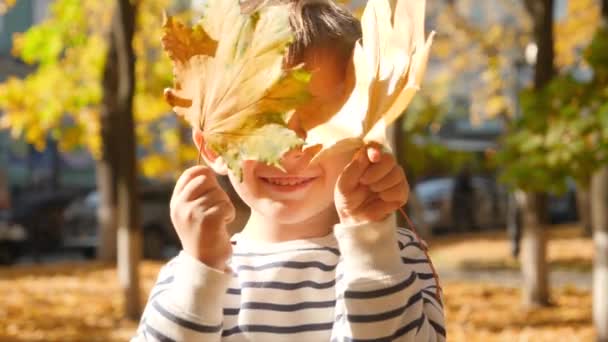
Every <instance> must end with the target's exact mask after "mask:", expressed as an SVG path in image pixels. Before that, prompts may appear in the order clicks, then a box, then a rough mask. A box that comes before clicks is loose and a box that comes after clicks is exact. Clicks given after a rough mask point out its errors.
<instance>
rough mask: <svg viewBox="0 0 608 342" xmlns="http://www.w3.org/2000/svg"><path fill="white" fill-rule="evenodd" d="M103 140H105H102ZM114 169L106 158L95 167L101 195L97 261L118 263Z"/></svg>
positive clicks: (98, 213) (98, 218)
mask: <svg viewBox="0 0 608 342" xmlns="http://www.w3.org/2000/svg"><path fill="white" fill-rule="evenodd" d="M102 136H103V134H102ZM102 140H104V139H103V138H102ZM102 144H106V141H103V142H102ZM114 167H115V166H114V165H112V162H111V161H110V160H108V159H107V158H106V157H102V159H101V160H99V161H98V162H97V165H96V167H95V174H96V180H97V192H98V193H99V207H98V208H97V221H98V222H99V227H98V235H99V245H98V246H97V259H98V260H100V261H103V262H115V261H116V243H117V242H116V234H117V230H116V177H115V175H114V171H115V170H114Z"/></svg>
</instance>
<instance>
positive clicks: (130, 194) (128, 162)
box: [104, 0, 142, 320]
mask: <svg viewBox="0 0 608 342" xmlns="http://www.w3.org/2000/svg"><path fill="white" fill-rule="evenodd" d="M135 21H136V8H135V5H134V4H133V3H132V1H130V0H119V1H117V2H116V8H115V10H114V15H113V19H112V29H111V39H110V40H111V43H112V45H114V47H115V51H116V58H115V60H114V61H110V60H109V61H108V62H109V63H108V66H109V67H112V66H114V67H115V77H116V84H115V85H116V86H115V87H114V88H105V89H104V104H106V106H108V107H107V108H106V110H108V112H109V113H111V114H110V115H113V116H114V117H115V118H116V130H115V134H116V137H118V138H119V139H120V146H121V147H120V152H119V151H117V150H116V162H117V166H118V167H117V169H116V196H117V197H116V198H117V212H116V217H117V223H118V251H117V256H118V276H119V280H120V285H121V286H122V289H123V292H124V303H125V315H126V317H127V318H128V319H131V320H138V319H139V316H140V313H141V303H140V289H139V271H138V264H139V260H140V258H141V252H142V251H141V229H140V225H139V208H138V203H137V175H136V162H135V130H134V123H133V95H134V92H135V54H134V51H133V46H132V41H133V35H134V31H135ZM118 138H117V139H118Z"/></svg>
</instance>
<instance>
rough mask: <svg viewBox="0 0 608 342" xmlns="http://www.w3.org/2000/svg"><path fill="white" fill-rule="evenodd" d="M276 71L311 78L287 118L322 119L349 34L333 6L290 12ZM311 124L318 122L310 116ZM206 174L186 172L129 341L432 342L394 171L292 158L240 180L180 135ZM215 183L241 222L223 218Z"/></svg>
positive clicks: (426, 268)
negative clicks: (241, 205) (239, 210)
mask: <svg viewBox="0 0 608 342" xmlns="http://www.w3.org/2000/svg"><path fill="white" fill-rule="evenodd" d="M291 8H292V11H293V13H292V14H291V19H292V20H291V24H292V27H293V29H294V32H295V33H296V40H295V42H294V43H293V44H292V45H291V47H290V49H289V52H288V56H287V57H286V62H287V64H289V65H296V64H299V63H304V65H305V67H306V69H307V70H308V71H310V72H311V82H310V89H309V90H310V92H311V94H312V95H313V101H311V102H310V103H308V104H307V105H305V106H302V107H300V108H299V109H298V112H297V113H296V116H295V118H296V119H295V120H294V121H293V122H292V128H294V130H296V131H298V132H302V131H304V129H303V128H302V127H299V125H298V120H297V118H298V117H302V116H305V115H307V114H309V113H315V111H328V112H330V111H332V110H333V111H335V109H336V108H339V107H340V106H341V105H342V104H343V102H344V100H345V98H346V95H347V94H348V93H349V91H350V89H349V87H350V86H349V85H348V82H347V80H346V77H345V75H346V74H347V72H346V71H347V70H346V68H347V65H348V62H349V58H350V55H351V51H352V48H353V46H354V44H355V42H356V41H357V40H358V39H359V38H360V35H361V32H360V25H359V23H358V21H357V20H356V19H355V18H354V17H352V15H351V14H350V13H349V12H347V11H345V10H343V9H342V8H341V7H339V6H338V5H336V4H335V3H333V2H332V1H294V4H293V6H291ZM315 114H318V113H315ZM193 140H194V142H195V144H196V146H197V147H198V148H199V150H200V151H201V154H202V157H203V158H204V159H205V161H206V162H207V165H208V166H196V167H192V168H190V169H188V170H186V171H185V172H184V173H183V174H182V176H181V177H180V178H179V180H178V181H177V183H176V185H175V191H174V194H173V198H172V200H171V215H172V220H173V224H174V226H175V229H176V231H177V233H178V235H179V238H180V240H181V242H182V246H183V251H182V252H181V253H180V254H179V255H178V256H177V257H176V258H174V259H173V260H172V261H170V262H169V263H168V264H167V265H166V266H165V267H164V268H163V269H162V270H161V272H160V275H159V278H158V282H157V283H156V285H155V287H154V288H153V290H152V292H151V294H150V298H149V300H148V305H147V307H146V310H145V312H144V315H143V317H142V321H141V324H140V327H139V329H138V335H137V336H136V337H135V338H134V339H133V341H268V342H272V341H444V340H445V330H444V317H443V306H442V305H443V304H442V302H441V299H440V298H437V297H436V293H438V291H437V283H436V281H435V278H434V276H433V271H432V267H431V266H430V263H429V260H428V259H427V257H426V254H425V253H424V250H423V248H424V247H423V246H422V243H421V242H420V241H419V240H417V238H416V236H415V234H413V233H411V232H410V231H409V230H406V229H401V228H397V227H396V226H395V223H394V217H393V215H392V213H393V212H394V211H395V210H397V209H399V208H400V207H401V206H403V204H404V203H405V202H406V200H407V197H408V191H409V187H408V184H407V180H406V177H405V174H404V172H403V170H402V168H401V167H399V166H398V165H397V163H396V161H395V159H394V157H393V156H392V155H391V154H389V153H386V152H383V150H382V149H381V148H380V147H379V146H378V145H375V144H370V145H368V146H366V147H365V148H363V149H361V150H360V151H358V152H357V154H356V155H355V156H354V157H353V156H352V155H349V154H346V153H338V152H336V153H329V154H327V155H326V156H325V157H324V158H320V159H319V160H317V161H315V162H312V163H311V160H312V157H313V156H314V151H313V150H311V149H308V150H304V151H302V150H300V149H297V150H292V151H290V152H288V153H287V154H286V155H285V156H284V157H283V158H282V159H281V166H282V169H279V168H277V167H273V166H269V165H266V164H263V163H260V162H256V161H245V162H244V163H243V165H242V170H243V177H242V180H239V179H237V178H236V177H235V176H234V175H232V174H231V172H229V170H228V168H227V167H226V164H225V163H224V161H223V160H222V158H221V157H219V156H217V155H216V154H215V153H213V152H212V151H211V150H210V149H209V148H208V147H207V146H206V144H205V141H204V138H203V134H202V133H201V132H200V130H198V129H194V130H193ZM215 174H220V175H228V177H229V178H230V181H231V183H232V185H233V186H234V188H235V190H236V192H237V193H238V195H239V196H240V197H241V198H242V199H243V201H244V202H245V203H246V204H247V205H248V206H249V207H250V208H251V216H250V218H249V220H248V222H247V224H246V225H245V227H244V229H243V231H242V232H241V233H240V234H237V235H235V236H233V237H230V236H229V234H228V232H227V230H226V224H227V223H229V222H230V221H231V220H232V219H233V218H234V215H235V211H234V207H233V206H232V204H231V202H230V200H229V198H228V196H227V195H226V193H225V192H224V191H223V190H222V188H221V187H220V186H219V185H218V183H217V181H216V178H215V177H216V176H215Z"/></svg>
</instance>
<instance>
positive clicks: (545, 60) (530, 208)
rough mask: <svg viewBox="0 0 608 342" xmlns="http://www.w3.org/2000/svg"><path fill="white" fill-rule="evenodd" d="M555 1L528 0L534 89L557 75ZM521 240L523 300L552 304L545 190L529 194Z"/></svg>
mask: <svg viewBox="0 0 608 342" xmlns="http://www.w3.org/2000/svg"><path fill="white" fill-rule="evenodd" d="M553 2H554V1H553V0H525V1H524V4H525V6H526V9H527V10H528V13H529V14H530V17H531V18H532V20H533V27H534V40H535V42H536V44H537V45H538V56H537V62H536V66H535V73H534V89H535V90H536V91H540V90H542V89H543V88H544V87H545V86H546V85H547V84H548V83H549V82H550V81H551V79H552V78H553V76H554V75H555V67H554V59H555V50H554V45H553V43H554V38H553V5H554V4H553ZM525 197H526V198H525V201H524V207H523V208H522V213H523V227H522V241H521V264H522V265H521V267H522V273H523V278H524V279H523V286H524V288H523V291H522V293H523V302H524V304H525V305H527V306H539V305H540V306H543V305H548V304H549V283H548V268H547V260H546V249H547V242H546V236H545V232H544V225H545V224H546V223H547V217H546V216H547V205H546V204H547V196H546V194H543V193H527V194H526V195H525Z"/></svg>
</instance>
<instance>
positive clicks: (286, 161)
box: [281, 148, 313, 173]
mask: <svg viewBox="0 0 608 342" xmlns="http://www.w3.org/2000/svg"><path fill="white" fill-rule="evenodd" d="M312 157H313V156H312V154H311V153H310V152H308V151H307V150H304V151H302V149H301V148H298V149H292V150H290V151H289V152H287V153H285V155H284V156H283V158H281V165H282V166H283V168H284V169H285V171H287V172H288V173H297V172H298V171H301V170H304V169H305V168H306V167H307V166H308V163H310V160H311V159H312Z"/></svg>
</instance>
